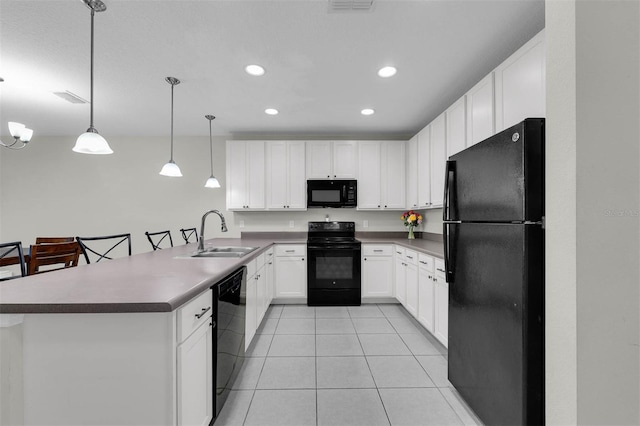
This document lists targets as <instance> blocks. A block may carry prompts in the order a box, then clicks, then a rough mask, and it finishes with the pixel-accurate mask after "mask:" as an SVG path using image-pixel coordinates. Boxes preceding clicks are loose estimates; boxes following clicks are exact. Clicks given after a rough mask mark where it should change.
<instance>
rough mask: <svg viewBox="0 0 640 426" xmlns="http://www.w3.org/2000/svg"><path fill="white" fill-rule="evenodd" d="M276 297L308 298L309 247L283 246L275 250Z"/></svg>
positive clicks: (302, 245)
mask: <svg viewBox="0 0 640 426" xmlns="http://www.w3.org/2000/svg"><path fill="white" fill-rule="evenodd" d="M275 258H276V267H275V297H277V298H282V299H286V298H289V299H291V298H306V297H307V261H306V259H307V246H306V245H304V244H282V245H277V246H276V249H275Z"/></svg>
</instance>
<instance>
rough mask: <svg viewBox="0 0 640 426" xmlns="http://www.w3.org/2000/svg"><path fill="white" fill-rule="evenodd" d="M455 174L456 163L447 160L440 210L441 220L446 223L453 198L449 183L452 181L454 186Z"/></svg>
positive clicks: (449, 217)
mask: <svg viewBox="0 0 640 426" xmlns="http://www.w3.org/2000/svg"><path fill="white" fill-rule="evenodd" d="M455 173H456V162H455V161H451V160H447V163H446V168H445V172H444V196H443V206H442V207H443V208H442V220H444V221H448V220H451V212H450V210H451V201H452V200H453V198H452V197H451V195H452V194H451V191H452V189H453V188H451V182H452V181H453V183H454V186H455Z"/></svg>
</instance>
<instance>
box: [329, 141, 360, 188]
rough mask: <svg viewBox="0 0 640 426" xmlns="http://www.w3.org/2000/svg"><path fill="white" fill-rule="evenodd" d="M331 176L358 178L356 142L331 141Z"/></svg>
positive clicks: (336, 177)
mask: <svg viewBox="0 0 640 426" xmlns="http://www.w3.org/2000/svg"><path fill="white" fill-rule="evenodd" d="M333 177H334V178H335V179H357V178H358V142H357V141H334V142H333Z"/></svg>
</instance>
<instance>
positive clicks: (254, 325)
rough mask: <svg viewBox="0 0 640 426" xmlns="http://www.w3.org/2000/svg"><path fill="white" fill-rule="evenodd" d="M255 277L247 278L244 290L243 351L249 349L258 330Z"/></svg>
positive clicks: (256, 284)
mask: <svg viewBox="0 0 640 426" xmlns="http://www.w3.org/2000/svg"><path fill="white" fill-rule="evenodd" d="M256 276H257V274H256V275H253V276H251V277H248V278H247V286H246V287H247V288H246V290H245V291H246V299H245V301H246V310H247V311H246V312H247V314H246V317H245V335H244V343H245V349H248V348H249V345H250V344H251V340H253V336H255V334H256V330H257V329H258V322H257V319H258V315H257V314H258V283H257V281H256Z"/></svg>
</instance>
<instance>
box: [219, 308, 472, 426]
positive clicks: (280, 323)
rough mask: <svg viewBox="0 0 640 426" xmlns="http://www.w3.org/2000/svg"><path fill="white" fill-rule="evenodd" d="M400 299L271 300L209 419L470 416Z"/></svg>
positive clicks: (380, 421)
mask: <svg viewBox="0 0 640 426" xmlns="http://www.w3.org/2000/svg"><path fill="white" fill-rule="evenodd" d="M446 356H447V352H446V349H445V348H444V347H443V346H442V345H441V344H440V343H439V342H438V341H437V340H436V339H435V338H434V337H433V336H431V335H430V334H429V333H428V332H427V331H426V330H425V329H424V328H422V326H420V324H418V323H417V322H416V321H415V320H414V319H413V318H412V317H411V316H410V315H409V314H408V313H407V312H406V311H405V310H404V308H402V306H401V305H394V304H378V305H376V304H367V305H363V306H356V307H315V308H314V307H308V306H304V305H274V306H271V307H270V308H269V310H268V311H267V314H266V316H265V319H264V320H263V322H262V325H261V327H260V329H259V330H258V334H256V337H255V338H254V341H253V342H252V344H251V347H250V348H249V351H248V352H247V359H246V360H245V364H244V366H243V368H242V371H241V372H240V376H239V377H238V379H237V380H236V383H235V385H234V390H233V391H232V392H231V395H230V396H229V398H228V399H227V402H226V403H225V406H224V408H223V409H222V412H221V413H220V416H219V417H218V418H217V419H216V421H215V425H216V426H223V425H260V426H267V425H278V426H284V425H292V426H303V425H313V426H316V425H341V426H352V425H353V426H355V425H367V426H369V425H393V426H396V425H407V426H417V425H477V424H480V421H479V420H478V419H477V417H476V416H475V415H474V414H473V412H472V411H471V410H470V409H469V408H468V407H467V406H466V404H465V403H464V402H463V401H462V400H461V399H460V397H459V395H458V394H457V392H456V391H455V389H454V388H453V387H452V386H451V384H450V383H449V381H448V380H447V360H446Z"/></svg>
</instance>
